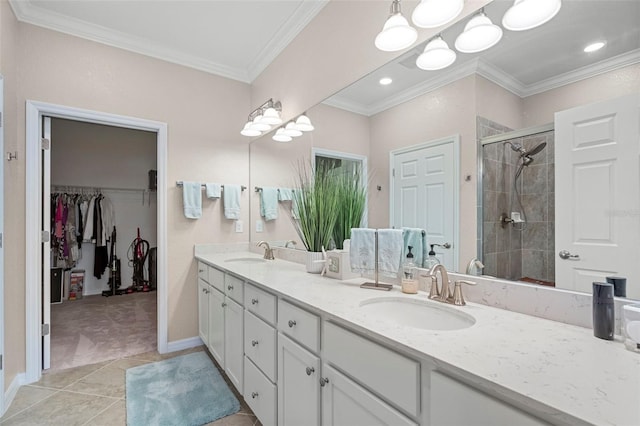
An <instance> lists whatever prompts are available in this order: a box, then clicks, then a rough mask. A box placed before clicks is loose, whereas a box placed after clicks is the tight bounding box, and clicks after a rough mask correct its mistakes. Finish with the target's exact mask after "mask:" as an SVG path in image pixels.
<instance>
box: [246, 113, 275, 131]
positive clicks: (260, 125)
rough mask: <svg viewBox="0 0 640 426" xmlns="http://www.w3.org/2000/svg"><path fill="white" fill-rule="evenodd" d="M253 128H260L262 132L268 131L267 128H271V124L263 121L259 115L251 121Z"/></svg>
mask: <svg viewBox="0 0 640 426" xmlns="http://www.w3.org/2000/svg"><path fill="white" fill-rule="evenodd" d="M251 130H258V131H260V132H266V131H267V130H271V126H270V125H268V124H267V123H264V122H263V121H262V116H261V115H258V116H257V117H256V118H254V119H253V121H252V122H251Z"/></svg>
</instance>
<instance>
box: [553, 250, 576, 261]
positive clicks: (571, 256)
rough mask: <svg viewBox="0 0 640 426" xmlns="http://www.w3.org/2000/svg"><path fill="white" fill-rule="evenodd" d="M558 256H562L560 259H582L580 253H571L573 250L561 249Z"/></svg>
mask: <svg viewBox="0 0 640 426" xmlns="http://www.w3.org/2000/svg"><path fill="white" fill-rule="evenodd" d="M558 256H560V259H565V260H567V259H568V260H580V255H579V254H571V252H569V251H567V250H561V251H560V253H558Z"/></svg>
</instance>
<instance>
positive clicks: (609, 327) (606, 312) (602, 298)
mask: <svg viewBox="0 0 640 426" xmlns="http://www.w3.org/2000/svg"><path fill="white" fill-rule="evenodd" d="M613 327H614V308H613V284H609V283H597V282H594V283H593V335H594V336H596V337H598V338H600V339H605V340H613Z"/></svg>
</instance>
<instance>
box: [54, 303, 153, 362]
mask: <svg viewBox="0 0 640 426" xmlns="http://www.w3.org/2000/svg"><path fill="white" fill-rule="evenodd" d="M156 297H157V292H155V291H152V292H149V293H132V294H126V295H122V296H112V297H103V296H101V295H96V296H85V297H84V298H82V299H80V300H74V301H64V302H63V303H60V304H53V305H51V370H61V369H65V368H70V367H76V366H80V365H87V364H95V363H96V362H101V361H107V360H112V359H117V358H122V357H127V356H131V355H135V354H141V353H145V352H152V351H155V350H156V348H157V329H158V327H157V316H156V308H157V306H156V305H157V303H156Z"/></svg>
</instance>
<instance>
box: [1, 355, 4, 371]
mask: <svg viewBox="0 0 640 426" xmlns="http://www.w3.org/2000/svg"><path fill="white" fill-rule="evenodd" d="M3 361H4V360H3V359H2V355H0V370H2V368H3V367H4V363H3Z"/></svg>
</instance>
